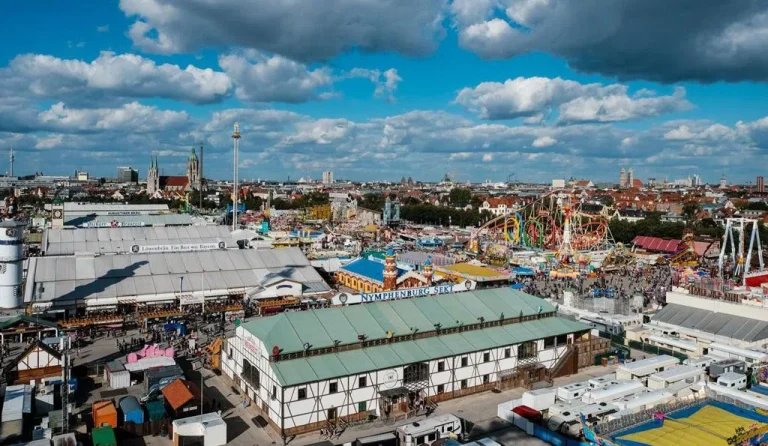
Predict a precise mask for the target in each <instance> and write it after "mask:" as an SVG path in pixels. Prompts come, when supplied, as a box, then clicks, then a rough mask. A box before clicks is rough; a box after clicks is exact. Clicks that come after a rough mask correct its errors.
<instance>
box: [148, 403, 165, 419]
mask: <svg viewBox="0 0 768 446" xmlns="http://www.w3.org/2000/svg"><path fill="white" fill-rule="evenodd" d="M147 415H148V416H149V421H159V420H162V419H163V418H165V416H166V413H165V404H164V403H163V402H162V401H150V402H148V403H147Z"/></svg>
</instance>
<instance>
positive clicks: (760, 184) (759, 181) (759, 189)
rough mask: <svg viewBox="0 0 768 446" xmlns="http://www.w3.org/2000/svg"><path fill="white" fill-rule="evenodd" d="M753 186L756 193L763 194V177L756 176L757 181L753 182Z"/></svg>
mask: <svg viewBox="0 0 768 446" xmlns="http://www.w3.org/2000/svg"><path fill="white" fill-rule="evenodd" d="M755 185H756V186H757V192H759V193H761V194H762V193H764V192H765V177H763V176H762V175H758V176H757V179H756V180H755Z"/></svg>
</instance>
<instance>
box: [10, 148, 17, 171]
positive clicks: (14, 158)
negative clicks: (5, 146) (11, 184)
mask: <svg viewBox="0 0 768 446" xmlns="http://www.w3.org/2000/svg"><path fill="white" fill-rule="evenodd" d="M10 158H11V176H13V162H14V161H16V157H15V156H13V146H11V156H10Z"/></svg>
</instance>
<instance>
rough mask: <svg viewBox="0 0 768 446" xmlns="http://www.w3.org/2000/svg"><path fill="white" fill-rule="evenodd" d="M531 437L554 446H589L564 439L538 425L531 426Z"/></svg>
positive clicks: (571, 439)
mask: <svg viewBox="0 0 768 446" xmlns="http://www.w3.org/2000/svg"><path fill="white" fill-rule="evenodd" d="M533 436H534V437H536V438H539V439H541V440H543V441H545V442H547V443H549V444H553V445H555V446H590V444H589V443H582V442H580V441H579V440H575V439H573V438H567V437H564V436H562V435H560V434H559V433H557V432H552V431H551V430H549V429H547V428H546V427H542V426H539V425H538V424H534V425H533Z"/></svg>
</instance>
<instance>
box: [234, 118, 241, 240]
mask: <svg viewBox="0 0 768 446" xmlns="http://www.w3.org/2000/svg"><path fill="white" fill-rule="evenodd" d="M232 141H233V144H232V149H233V151H234V158H235V159H234V186H233V188H232V230H233V231H235V230H237V199H238V198H239V195H240V190H239V188H238V187H237V163H238V161H237V152H238V150H239V149H240V124H238V123H237V122H236V123H235V129H234V131H233V132H232Z"/></svg>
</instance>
